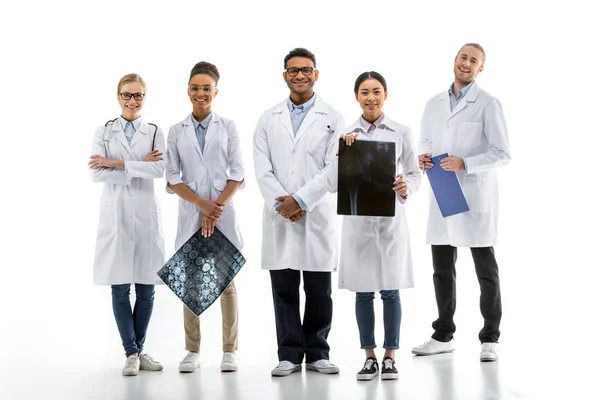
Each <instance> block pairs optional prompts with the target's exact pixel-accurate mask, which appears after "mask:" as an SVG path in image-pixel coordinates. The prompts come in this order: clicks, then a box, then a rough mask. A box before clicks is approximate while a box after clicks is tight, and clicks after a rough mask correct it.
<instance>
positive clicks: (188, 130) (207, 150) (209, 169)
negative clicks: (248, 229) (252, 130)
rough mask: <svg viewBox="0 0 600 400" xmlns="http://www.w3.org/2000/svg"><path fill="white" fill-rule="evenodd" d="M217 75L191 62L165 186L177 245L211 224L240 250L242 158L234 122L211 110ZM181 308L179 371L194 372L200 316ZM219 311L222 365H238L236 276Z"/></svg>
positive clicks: (225, 368)
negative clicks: (172, 201) (174, 202)
mask: <svg viewBox="0 0 600 400" xmlns="http://www.w3.org/2000/svg"><path fill="white" fill-rule="evenodd" d="M219 78H220V74H219V71H218V69H217V67H216V66H214V65H213V64H210V63H207V62H199V63H197V64H196V65H195V66H194V67H193V68H192V71H191V73H190V79H189V81H188V96H189V98H190V101H191V103H192V113H191V114H190V115H188V116H187V117H186V118H185V119H184V120H183V121H181V122H179V123H177V124H175V125H173V126H172V127H171V129H170V130H169V137H168V140H167V192H169V193H176V194H177V195H178V196H179V197H180V199H179V217H178V220H177V238H176V240H175V249H179V248H180V247H181V246H182V245H183V244H184V243H185V242H186V241H187V240H188V239H189V238H190V237H191V236H192V235H193V234H194V233H196V232H197V231H198V229H200V228H202V234H203V235H205V236H210V235H212V233H213V232H214V227H215V226H216V227H217V228H218V229H219V230H220V231H221V232H222V233H223V234H224V235H225V236H226V237H227V238H228V239H229V240H230V241H231V242H232V243H233V244H234V245H235V246H236V247H237V248H238V249H239V250H241V249H242V246H243V241H242V235H241V233H240V230H239V227H238V222H237V218H236V214H235V209H234V204H233V199H232V198H233V195H234V194H235V193H236V192H237V190H238V189H240V188H241V187H243V185H242V184H243V181H244V164H243V161H242V153H241V149H240V137H239V134H238V131H237V128H236V126H235V124H234V123H233V121H231V120H229V119H226V118H223V117H221V116H219V115H217V114H216V113H214V112H213V111H212V101H213V99H214V98H215V97H216V96H217V94H218V93H219V91H218V89H217V84H218V82H219ZM183 312H184V328H185V345H186V350H187V351H188V354H187V355H186V356H185V358H184V359H183V360H182V361H181V363H180V364H179V371H180V372H194V371H195V370H196V368H198V367H199V366H200V356H199V352H200V319H199V318H198V317H196V316H195V315H194V314H193V313H192V312H191V311H190V310H189V309H188V308H187V307H185V306H184V307H183ZM221 312H222V315H223V325H222V329H223V360H222V362H221V371H236V370H237V363H236V360H235V351H236V350H237V345H238V303H237V293H236V289H235V283H234V282H231V284H230V285H229V286H228V287H227V289H225V291H224V292H223V293H222V294H221Z"/></svg>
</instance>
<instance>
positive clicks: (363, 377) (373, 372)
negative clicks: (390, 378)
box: [356, 357, 379, 381]
mask: <svg viewBox="0 0 600 400" xmlns="http://www.w3.org/2000/svg"><path fill="white" fill-rule="evenodd" d="M377 375H379V364H378V363H377V359H376V358H375V357H369V358H367V360H366V361H365V365H364V366H363V369H361V370H360V371H359V372H358V374H356V379H357V380H359V381H370V380H371V379H373V378H375V377H376V376H377Z"/></svg>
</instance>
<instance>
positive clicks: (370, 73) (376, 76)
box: [354, 71, 387, 94]
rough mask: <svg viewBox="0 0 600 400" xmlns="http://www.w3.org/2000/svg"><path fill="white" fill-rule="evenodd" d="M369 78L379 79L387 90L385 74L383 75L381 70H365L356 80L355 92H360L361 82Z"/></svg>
mask: <svg viewBox="0 0 600 400" xmlns="http://www.w3.org/2000/svg"><path fill="white" fill-rule="evenodd" d="M367 79H375V80H377V81H379V83H381V85H382V86H383V91H384V92H387V83H386V81H385V78H384V77H383V75H381V74H380V73H379V72H375V71H367V72H363V73H362V74H360V75H359V76H358V78H356V82H354V94H358V88H359V87H360V84H361V83H363V82H364V81H366V80H367Z"/></svg>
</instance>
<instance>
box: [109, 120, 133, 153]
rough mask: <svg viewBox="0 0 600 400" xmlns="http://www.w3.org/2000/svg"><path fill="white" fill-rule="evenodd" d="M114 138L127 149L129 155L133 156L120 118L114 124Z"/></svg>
mask: <svg viewBox="0 0 600 400" xmlns="http://www.w3.org/2000/svg"><path fill="white" fill-rule="evenodd" d="M112 138H113V139H114V140H116V141H117V142H119V143H121V145H122V146H123V148H125V151H127V153H128V154H131V153H130V151H129V150H130V149H129V142H128V141H127V138H126V137H125V132H123V130H122V129H121V121H119V119H118V118H117V120H116V121H115V122H113V123H112Z"/></svg>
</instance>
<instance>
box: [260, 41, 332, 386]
mask: <svg viewBox="0 0 600 400" xmlns="http://www.w3.org/2000/svg"><path fill="white" fill-rule="evenodd" d="M284 69H285V70H284V72H283V79H284V80H285V82H286V84H287V85H288V87H289V89H290V96H289V97H288V98H287V99H285V100H284V101H283V102H281V103H279V104H277V105H276V106H275V107H273V108H271V109H269V110H267V111H266V112H264V113H263V115H262V116H261V118H260V120H259V122H258V125H257V127H256V131H255V133H254V167H255V172H256V179H257V181H258V186H259V188H260V191H261V193H262V196H263V198H264V200H265V205H264V211H263V224H262V228H263V237H262V268H263V269H267V270H269V271H270V275H271V286H272V292H273V303H274V306H275V322H276V327H277V344H278V356H279V364H278V365H277V366H276V367H275V369H273V371H272V372H271V374H272V375H273V376H287V375H290V374H291V373H294V372H298V371H301V369H302V361H303V360H305V361H306V369H307V370H311V371H317V372H321V373H325V374H335V373H338V372H339V368H338V367H337V366H335V365H333V364H332V363H331V362H330V361H329V344H328V343H327V336H328V334H329V330H330V328H331V319H332V315H333V303H332V300H331V272H332V271H334V270H335V269H336V267H337V261H338V258H337V234H336V225H337V219H336V203H335V199H334V197H333V196H332V195H331V194H329V193H328V191H327V184H326V177H325V174H324V170H325V169H326V167H327V166H328V165H329V164H330V163H331V161H332V160H333V159H334V157H335V153H336V150H337V143H338V137H339V136H340V135H341V134H342V129H343V128H344V119H343V118H342V116H341V115H340V114H339V113H338V112H337V111H336V110H334V109H333V108H332V107H331V106H330V105H328V104H326V103H325V102H324V101H323V100H321V98H320V97H319V96H317V95H316V94H315V93H314V91H313V86H314V84H315V82H316V81H317V79H318V78H319V71H318V70H317V69H316V59H315V56H314V54H312V53H311V52H310V51H308V50H306V49H302V48H297V49H294V50H292V51H291V52H290V53H289V54H288V55H287V56H286V57H285V59H284ZM301 275H302V278H303V281H304V293H305V295H306V302H305V311H304V318H303V320H301V318H300V292H299V286H300V276H301Z"/></svg>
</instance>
